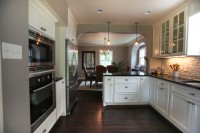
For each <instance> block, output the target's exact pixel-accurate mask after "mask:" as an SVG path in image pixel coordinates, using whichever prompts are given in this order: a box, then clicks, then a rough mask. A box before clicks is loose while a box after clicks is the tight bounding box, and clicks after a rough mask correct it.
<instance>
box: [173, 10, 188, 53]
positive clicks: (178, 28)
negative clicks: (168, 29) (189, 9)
mask: <svg viewBox="0 0 200 133" xmlns="http://www.w3.org/2000/svg"><path fill="white" fill-rule="evenodd" d="M184 33H185V12H184V11H182V12H181V13H179V14H177V15H176V16H174V17H173V43H172V53H183V52H184V48H185V47H184V43H185V35H184Z"/></svg>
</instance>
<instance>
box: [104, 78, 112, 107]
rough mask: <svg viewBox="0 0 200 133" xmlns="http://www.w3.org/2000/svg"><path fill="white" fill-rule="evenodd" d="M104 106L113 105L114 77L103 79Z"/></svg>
mask: <svg viewBox="0 0 200 133" xmlns="http://www.w3.org/2000/svg"><path fill="white" fill-rule="evenodd" d="M103 83H104V84H103V105H104V106H106V104H109V103H113V86H114V77H111V76H108V77H105V76H104V77H103Z"/></svg>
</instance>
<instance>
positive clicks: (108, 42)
mask: <svg viewBox="0 0 200 133" xmlns="http://www.w3.org/2000/svg"><path fill="white" fill-rule="evenodd" d="M107 23H108V41H107V44H108V45H110V44H111V43H110V38H109V30H110V29H109V25H110V22H107Z"/></svg>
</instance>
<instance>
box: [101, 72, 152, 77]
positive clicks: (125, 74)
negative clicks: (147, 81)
mask: <svg viewBox="0 0 200 133" xmlns="http://www.w3.org/2000/svg"><path fill="white" fill-rule="evenodd" d="M103 76H149V74H148V73H146V72H140V71H131V72H117V73H104V74H103Z"/></svg>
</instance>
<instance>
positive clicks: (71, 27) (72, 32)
mask: <svg viewBox="0 0 200 133" xmlns="http://www.w3.org/2000/svg"><path fill="white" fill-rule="evenodd" d="M76 32H77V22H76V19H75V18H74V16H73V14H72V12H71V10H70V9H69V8H68V25H67V27H66V37H67V38H68V39H69V40H71V41H72V42H74V43H75V44H76V43H77V42H76Z"/></svg>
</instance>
